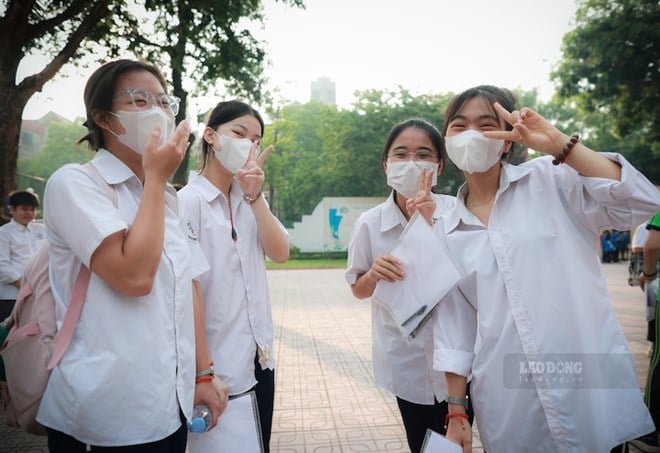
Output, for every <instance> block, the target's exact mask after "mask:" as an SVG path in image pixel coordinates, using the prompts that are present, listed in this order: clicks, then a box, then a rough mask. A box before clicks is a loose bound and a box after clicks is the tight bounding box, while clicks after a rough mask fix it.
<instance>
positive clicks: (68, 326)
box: [46, 265, 92, 370]
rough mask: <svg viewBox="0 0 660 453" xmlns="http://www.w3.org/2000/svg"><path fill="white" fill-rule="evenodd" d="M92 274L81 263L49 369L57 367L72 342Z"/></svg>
mask: <svg viewBox="0 0 660 453" xmlns="http://www.w3.org/2000/svg"><path fill="white" fill-rule="evenodd" d="M91 276H92V272H91V271H90V270H89V269H88V268H87V267H86V266H84V265H81V266H80V272H78V277H77V278H76V284H75V285H74V287H73V292H72V293H71V299H70V300H69V306H68V307H67V309H66V313H64V321H62V326H61V327H60V328H59V329H58V330H57V333H56V334H55V341H54V342H55V346H54V347H53V353H52V355H51V356H50V361H49V362H48V366H47V367H46V369H47V370H52V369H53V368H55V365H57V364H58V362H59V361H60V359H61V358H62V356H63V355H64V352H65V351H66V350H67V348H68V347H69V343H71V338H72V337H73V330H74V329H75V327H76V324H77V323H78V319H79V318H80V312H82V307H83V304H84V303H85V298H86V297H87V288H88V287H89V279H90V277H91Z"/></svg>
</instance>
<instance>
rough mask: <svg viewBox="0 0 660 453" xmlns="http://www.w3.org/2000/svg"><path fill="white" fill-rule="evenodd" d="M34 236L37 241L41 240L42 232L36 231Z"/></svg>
mask: <svg viewBox="0 0 660 453" xmlns="http://www.w3.org/2000/svg"><path fill="white" fill-rule="evenodd" d="M34 237H36V238H37V241H41V240H42V239H43V238H44V234H43V233H36V234H35V235H34Z"/></svg>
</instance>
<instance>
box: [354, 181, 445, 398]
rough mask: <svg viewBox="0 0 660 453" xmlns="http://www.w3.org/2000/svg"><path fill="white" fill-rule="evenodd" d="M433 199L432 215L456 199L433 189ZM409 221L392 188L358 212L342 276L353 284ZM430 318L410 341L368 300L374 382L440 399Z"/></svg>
mask: <svg viewBox="0 0 660 453" xmlns="http://www.w3.org/2000/svg"><path fill="white" fill-rule="evenodd" d="M433 198H434V200H435V202H436V210H435V213H434V217H439V216H440V215H441V214H442V213H443V212H446V211H447V210H449V209H451V208H452V207H453V206H454V203H455V198H454V197H451V196H448V195H437V194H433ZM407 224H408V221H407V220H406V218H405V217H404V215H403V213H402V212H401V210H400V209H399V207H398V206H397V205H396V203H395V201H394V192H392V193H391V194H390V196H389V197H388V198H387V200H386V201H385V202H383V203H381V204H379V205H378V206H374V207H373V208H371V209H369V210H368V211H366V212H364V213H362V214H361V215H360V217H359V218H358V220H357V221H356V223H355V226H354V227H353V236H352V237H351V241H350V243H349V245H348V263H347V269H346V274H345V276H346V281H347V282H348V284H349V285H353V284H354V283H355V281H356V280H357V278H358V276H360V275H361V274H364V273H365V272H367V271H368V270H369V269H370V268H371V265H372V264H373V262H374V260H375V259H376V258H378V257H379V256H382V255H387V254H389V253H390V252H391V250H392V249H393V248H394V246H395V245H396V242H397V240H398V239H399V237H400V236H401V233H403V229H404V228H405V226H406V225H407ZM430 324H431V322H430V321H429V323H428V324H427V325H426V326H425V327H424V328H423V329H422V330H421V331H420V333H419V335H417V336H416V337H415V338H414V339H413V340H411V342H410V343H408V342H407V341H406V340H405V339H404V338H403V336H402V335H401V330H400V329H399V326H398V324H397V322H396V321H395V320H394V319H393V318H392V315H391V314H390V312H389V311H388V310H387V309H386V308H384V307H383V306H381V305H380V304H379V303H376V302H375V301H374V300H373V298H372V303H371V341H372V346H371V349H372V362H373V370H374V378H375V380H376V383H377V384H378V385H379V386H380V387H382V388H384V389H386V390H388V391H389V392H391V393H393V394H394V395H396V396H398V397H399V398H402V399H404V400H406V401H409V402H411V403H416V404H434V397H435V398H437V400H438V401H443V400H444V398H445V391H444V388H445V385H444V376H441V375H439V374H438V373H434V372H433V335H432V329H431V328H430V327H429V325H430Z"/></svg>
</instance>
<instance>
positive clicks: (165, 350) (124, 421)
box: [37, 60, 227, 453]
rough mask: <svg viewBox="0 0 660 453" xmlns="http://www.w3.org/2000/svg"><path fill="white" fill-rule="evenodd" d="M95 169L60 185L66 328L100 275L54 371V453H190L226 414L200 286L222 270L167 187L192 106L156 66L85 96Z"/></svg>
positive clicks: (51, 216)
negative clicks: (182, 107)
mask: <svg viewBox="0 0 660 453" xmlns="http://www.w3.org/2000/svg"><path fill="white" fill-rule="evenodd" d="M84 99H85V107H86V111H87V120H86V123H85V125H86V127H87V129H88V134H87V135H86V136H85V137H84V138H83V139H82V140H81V141H88V142H89V146H90V147H91V148H92V149H93V150H94V151H96V154H95V156H94V158H93V160H92V161H91V166H92V167H93V168H94V169H95V170H94V171H96V172H98V173H99V175H100V176H99V177H102V178H103V179H104V180H105V182H106V183H107V184H108V185H109V186H110V187H111V188H112V190H113V191H114V192H115V194H116V203H115V202H113V200H111V199H110V197H109V196H108V193H107V189H106V188H104V187H102V186H101V184H100V183H99V182H98V181H96V180H95V179H96V178H94V177H92V176H91V175H90V173H89V172H90V171H92V169H90V170H85V169H84V168H82V166H80V165H78V164H67V165H65V166H63V167H62V168H60V169H59V170H57V171H56V172H55V173H54V174H53V175H52V176H51V177H50V178H49V179H48V183H47V184H46V191H45V197H44V208H45V209H44V219H45V224H46V236H47V239H48V244H49V256H50V267H49V273H50V286H51V289H52V291H53V296H54V298H55V301H56V316H57V321H58V323H61V322H62V318H63V316H64V313H65V310H66V307H67V305H68V302H69V300H70V297H71V292H72V289H73V287H74V282H75V280H76V277H77V275H78V272H79V270H80V268H81V265H83V266H86V267H88V268H89V269H90V270H91V271H92V275H91V278H90V281H89V287H88V290H87V297H86V299H87V300H86V302H85V304H84V306H83V309H82V313H81V316H80V319H79V321H78V323H77V324H76V327H75V331H74V335H73V338H72V340H71V343H70V345H69V347H68V349H67V350H66V352H65V354H64V356H63V357H62V359H61V360H60V362H59V364H58V365H57V366H56V367H55V368H54V369H53V370H52V373H51V375H50V378H49V381H48V385H47V387H46V391H45V393H44V395H43V398H42V400H41V404H40V406H39V412H38V414H37V421H38V422H39V423H41V424H42V425H44V426H45V427H46V429H47V433H48V448H49V451H50V452H51V453H59V452H62V453H65V452H66V453H72V452H73V453H75V452H81V453H82V452H85V451H92V452H94V451H104V452H105V451H108V452H113V451H117V452H126V451H130V452H168V453H184V452H185V451H186V440H187V427H186V421H187V420H190V419H191V416H192V410H193V406H194V404H197V403H202V402H203V403H205V404H206V405H208V406H209V408H210V409H211V411H212V412H213V420H212V423H213V424H215V423H216V421H217V418H218V415H219V414H220V412H221V411H222V410H223V408H224V405H226V401H227V400H226V392H225V393H224V394H219V393H218V391H217V390H216V388H215V387H214V385H213V384H212V383H211V382H209V381H205V382H201V383H199V384H195V372H196V369H197V371H199V370H203V369H205V368H206V367H207V366H208V362H209V354H208V350H207V348H206V343H205V338H204V337H203V333H204V330H203V329H201V330H200V329H195V314H197V313H199V310H198V307H199V306H200V303H199V300H198V298H197V297H196V295H197V294H196V293H194V292H193V277H195V276H197V275H199V274H201V273H202V272H204V271H205V270H206V268H207V267H208V265H207V264H206V261H204V257H203V255H201V252H200V253H199V254H198V255H195V256H192V257H191V254H190V253H191V252H190V251H191V250H193V248H192V247H191V245H190V244H189V242H188V239H187V238H186V235H185V234H184V231H183V230H182V229H181V227H180V223H179V219H178V216H177V214H176V203H175V202H176V196H175V192H174V189H173V188H172V187H171V186H169V185H168V183H167V181H168V179H169V178H170V177H171V176H172V174H173V173H174V172H175V170H176V169H177V167H178V166H179V164H180V163H181V160H182V159H183V155H184V153H185V151H186V148H187V146H188V136H189V130H190V127H189V125H188V122H186V121H184V122H182V123H180V124H179V125H178V126H176V128H175V125H174V117H175V115H176V113H177V110H178V106H179V101H178V99H177V98H175V97H173V96H170V95H169V94H167V92H166V82H165V79H164V77H163V76H162V74H161V72H160V71H159V70H158V69H157V68H155V67H154V66H152V65H150V64H147V63H143V62H140V61H133V60H115V61H111V62H109V63H106V64H104V65H103V66H101V67H99V68H98V69H97V70H96V71H95V72H94V73H93V74H92V75H91V76H90V78H89V80H88V81H87V84H86V86H85V91H84Z"/></svg>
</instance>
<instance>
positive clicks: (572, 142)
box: [552, 134, 580, 165]
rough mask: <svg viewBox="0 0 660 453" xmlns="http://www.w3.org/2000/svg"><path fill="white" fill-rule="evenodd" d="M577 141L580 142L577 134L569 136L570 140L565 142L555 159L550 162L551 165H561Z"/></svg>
mask: <svg viewBox="0 0 660 453" xmlns="http://www.w3.org/2000/svg"><path fill="white" fill-rule="evenodd" d="M579 141H580V136H579V135H578V134H573V135H571V139H570V140H569V141H568V142H566V144H565V145H564V148H563V149H562V150H561V152H560V153H559V154H557V157H555V158H554V160H553V161H552V164H553V165H559V164H563V163H564V161H565V160H566V158H567V157H568V155H569V154H570V153H571V151H572V150H573V147H574V146H575V145H576V144H577V142H579Z"/></svg>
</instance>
